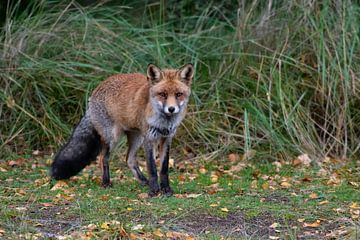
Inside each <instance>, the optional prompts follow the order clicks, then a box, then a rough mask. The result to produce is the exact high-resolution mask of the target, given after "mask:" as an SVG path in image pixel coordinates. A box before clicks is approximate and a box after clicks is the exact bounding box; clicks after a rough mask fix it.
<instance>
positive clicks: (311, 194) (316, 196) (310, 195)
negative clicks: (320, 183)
mask: <svg viewBox="0 0 360 240" xmlns="http://www.w3.org/2000/svg"><path fill="white" fill-rule="evenodd" d="M318 197H319V196H318V195H317V194H316V193H314V192H313V193H310V194H309V198H310V199H316V198H318Z"/></svg>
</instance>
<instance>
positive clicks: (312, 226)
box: [303, 220, 321, 228]
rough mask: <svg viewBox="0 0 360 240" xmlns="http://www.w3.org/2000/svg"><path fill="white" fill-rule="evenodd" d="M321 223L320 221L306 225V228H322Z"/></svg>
mask: <svg viewBox="0 0 360 240" xmlns="http://www.w3.org/2000/svg"><path fill="white" fill-rule="evenodd" d="M320 223H321V221H320V220H316V221H315V222H313V223H304V225H303V226H304V227H311V228H317V227H319V226H320Z"/></svg>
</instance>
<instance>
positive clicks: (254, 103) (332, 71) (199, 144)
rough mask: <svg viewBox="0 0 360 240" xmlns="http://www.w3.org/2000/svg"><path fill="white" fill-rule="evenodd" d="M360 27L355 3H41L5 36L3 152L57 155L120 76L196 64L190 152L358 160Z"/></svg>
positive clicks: (8, 24)
mask: <svg viewBox="0 0 360 240" xmlns="http://www.w3.org/2000/svg"><path fill="white" fill-rule="evenodd" d="M17 7H20V6H17V5H15V6H14V7H13V9H15V10H16V9H17ZM23 8H24V7H23ZM236 9H237V10H236ZM134 16H138V17H136V18H135V17H134ZM359 19H360V18H359V5H358V4H355V3H351V2H348V1H344V2H340V1H324V2H322V3H314V2H312V1H303V2H301V3H288V2H277V3H274V2H273V1H269V2H268V3H266V4H265V3H264V2H260V1H255V2H253V3H251V4H250V3H240V5H239V3H237V1H234V2H231V3H230V2H229V3H221V4H215V3H211V4H209V5H207V6H202V5H201V6H200V5H199V4H197V3H195V2H194V3H192V2H191V1H189V2H180V1H175V0H173V1H169V2H164V1H160V2H155V3H153V4H150V3H149V4H143V3H142V2H141V1H134V2H132V3H128V2H127V1H124V2H123V4H122V5H119V4H115V3H112V2H109V3H107V4H98V5H90V6H82V5H80V4H78V3H76V2H69V3H68V4H63V3H62V4H60V3H56V1H52V2H48V3H45V2H41V3H39V2H36V1H33V2H31V3H30V4H29V5H28V7H27V8H25V10H23V12H21V11H9V14H8V17H7V20H6V21H5V23H4V25H3V29H2V32H1V36H0V43H1V51H2V54H1V58H2V61H1V66H0V67H1V69H2V70H1V74H0V77H1V79H2V81H1V85H0V87H1V89H2V91H1V93H0V98H1V100H2V101H1V104H0V116H1V126H0V127H1V135H0V147H1V148H2V149H3V151H1V152H2V153H3V155H5V156H6V155H8V154H10V153H11V152H15V153H22V152H25V153H29V152H31V149H44V150H50V151H54V150H55V149H56V148H57V146H58V145H60V143H63V142H64V141H65V139H66V137H67V136H68V135H69V134H70V131H71V128H72V126H73V125H74V124H76V123H77V122H78V120H79V119H80V117H81V115H82V114H83V113H84V111H85V109H86V99H87V98H88V96H89V94H90V93H91V90H92V89H93V88H94V87H95V86H96V85H97V84H98V83H99V82H100V81H102V80H103V79H105V78H106V77H107V76H109V75H111V74H113V73H116V72H144V71H145V68H146V66H147V64H148V63H149V62H154V63H156V64H158V65H159V66H163V67H169V66H170V67H177V66H180V65H182V64H184V63H185V62H193V63H194V64H195V67H196V76H195V81H194V84H193V96H192V101H191V103H190V109H189V114H188V117H187V118H186V120H185V122H184V127H183V129H182V131H180V132H179V135H178V136H180V138H178V140H177V144H178V145H181V146H184V145H185V146H188V147H190V146H196V149H200V150H199V151H201V152H202V153H208V152H214V153H215V152H216V153H218V154H219V155H221V154H224V153H227V152H230V151H248V150H250V149H255V150H256V151H257V152H258V153H259V154H261V156H262V157H265V156H267V157H266V158H267V159H268V160H274V159H277V158H278V156H280V155H281V156H282V157H289V158H291V157H292V156H294V155H298V154H301V153H308V154H310V155H311V156H313V157H315V158H319V159H321V158H323V157H324V156H336V157H339V158H349V157H350V158H356V157H358V152H359V148H360V144H359V142H360V141H359V127H358V124H356V123H357V122H359V116H360V115H359V109H358V107H357V106H358V105H359V94H358V93H359V84H358V82H359V81H358V76H357V75H358V74H357V73H358V72H359V51H358V49H359V48H358V45H359V37H358V36H359V34H357V33H358V32H359V26H360V24H359ZM180 139H181V140H180ZM29 150H30V151H29Z"/></svg>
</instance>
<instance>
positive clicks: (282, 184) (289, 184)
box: [280, 182, 292, 188]
mask: <svg viewBox="0 0 360 240" xmlns="http://www.w3.org/2000/svg"><path fill="white" fill-rule="evenodd" d="M280 186H281V187H283V188H289V187H291V186H292V185H291V183H288V182H281V183H280Z"/></svg>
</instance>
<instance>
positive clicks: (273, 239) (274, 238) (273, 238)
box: [269, 236, 280, 240]
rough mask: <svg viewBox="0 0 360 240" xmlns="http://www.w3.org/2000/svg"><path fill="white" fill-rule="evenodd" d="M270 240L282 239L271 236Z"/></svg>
mask: <svg viewBox="0 0 360 240" xmlns="http://www.w3.org/2000/svg"><path fill="white" fill-rule="evenodd" d="M269 239H272V240H277V239H280V237H276V236H269Z"/></svg>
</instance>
